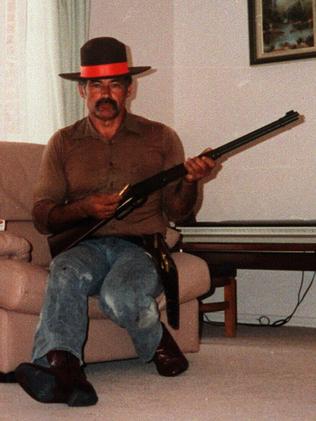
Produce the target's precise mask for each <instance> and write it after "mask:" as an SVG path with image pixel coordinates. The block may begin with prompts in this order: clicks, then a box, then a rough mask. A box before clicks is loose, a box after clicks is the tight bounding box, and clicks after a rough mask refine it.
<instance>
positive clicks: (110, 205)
mask: <svg viewBox="0 0 316 421" xmlns="http://www.w3.org/2000/svg"><path fill="white" fill-rule="evenodd" d="M121 199H122V197H121V196H120V194H119V193H114V194H105V193H98V194H93V195H91V196H88V197H86V198H84V199H82V200H80V208H81V210H82V211H83V212H84V213H85V215H86V216H90V217H93V218H95V219H107V218H110V217H111V216H113V215H114V213H115V211H116V209H117V207H118V205H119V203H120V201H121Z"/></svg>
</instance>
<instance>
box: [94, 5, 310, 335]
mask: <svg viewBox="0 0 316 421" xmlns="http://www.w3.org/2000/svg"><path fill="white" fill-rule="evenodd" d="M91 6H92V10H91V24H90V37H94V36H103V35H111V36H114V37H118V38H119V39H121V40H122V41H124V42H125V43H127V44H128V45H129V46H130V47H131V49H132V52H133V62H134V64H135V65H148V64H149V65H152V66H153V67H154V68H155V69H156V71H155V72H154V73H153V74H152V75H150V76H146V77H143V78H140V79H139V82H138V89H137V97H136V98H135V100H134V101H133V103H132V111H134V112H135V113H140V114H143V115H145V116H147V117H149V118H153V119H157V120H160V121H163V122H165V123H166V124H169V125H171V126H173V127H174V128H175V129H176V130H177V132H178V133H179V135H180V136H181V138H182V140H183V143H184V147H185V150H186V152H187V155H188V156H191V155H194V154H197V153H199V152H201V151H202V150H203V149H204V148H206V147H208V146H212V147H216V146H219V145H221V144H223V143H225V142H227V141H230V140H232V139H234V138H236V137H239V136H241V135H243V134H245V133H247V132H249V131H252V130H254V129H256V128H258V127H261V126H263V125H265V124H267V123H270V122H271V121H273V120H275V119H277V118H279V117H281V116H283V115H284V114H285V112H287V111H289V110H292V109H294V110H295V111H299V112H300V114H302V115H304V117H305V122H304V123H303V124H301V125H299V126H297V127H295V128H293V129H292V130H287V131H286V132H284V133H282V134H280V135H278V136H275V137H273V138H272V139H270V140H268V141H265V142H263V143H261V144H259V145H257V146H255V147H253V148H250V149H248V150H247V151H245V152H243V153H242V154H238V155H236V156H234V157H232V158H231V159H229V160H227V161H226V162H225V163H224V165H223V168H222V170H221V171H220V172H219V174H218V176H217V177H216V179H215V180H213V181H212V182H210V183H209V184H207V185H206V186H205V189H204V202H203V205H202V207H201V209H200V211H199V213H198V219H199V220H223V219H287V218H288V219H292V218H307V219H311V218H312V219H316V213H315V208H316V206H315V203H316V201H315V178H316V177H315V175H316V156H315V146H314V133H315V132H316V118H315V116H314V112H315V110H316V96H315V91H316V80H315V60H316V59H309V60H297V61H290V62H281V63H273V64H265V65H259V66H249V46H248V18H247V1H246V0H162V1H161V0H160V1H159V0H158V1H157V0H146V1H145V0H92V1H91ZM300 277H301V274H300V273H298V272H292V273H289V272H270V271H269V272H261V271H260V272H258V271H240V272H239V273H238V309H239V319H240V320H241V321H251V322H253V321H254V322H255V321H256V319H257V318H258V317H259V316H260V315H262V314H266V315H268V316H269V317H271V319H272V321H273V320H274V319H276V318H279V317H283V316H287V315H288V314H289V313H290V312H291V311H292V309H293V308H294V305H295V303H296V300H297V292H298V288H299V283H300ZM310 278H311V274H310V273H307V274H306V281H308V280H309V279H310ZM315 303H316V288H315V287H313V288H312V289H311V291H310V293H309V294H308V296H307V298H306V299H305V301H304V303H303V304H302V305H301V307H300V309H299V310H298V311H297V313H296V316H295V317H294V318H293V319H292V323H293V324H297V325H306V326H315V327H316V310H315V308H316V306H315ZM212 317H213V318H218V317H219V316H218V315H217V314H216V315H213V316H212Z"/></svg>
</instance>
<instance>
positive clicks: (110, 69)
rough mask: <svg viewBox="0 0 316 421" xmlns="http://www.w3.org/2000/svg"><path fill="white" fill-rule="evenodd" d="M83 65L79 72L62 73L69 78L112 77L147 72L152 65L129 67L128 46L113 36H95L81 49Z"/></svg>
mask: <svg viewBox="0 0 316 421" xmlns="http://www.w3.org/2000/svg"><path fill="white" fill-rule="evenodd" d="M80 57H81V67H80V72H78V73H60V74H59V76H60V77H62V78H64V79H68V80H74V81H79V80H85V79H96V78H98V79H99V78H111V77H116V76H124V75H131V76H132V75H137V74H139V73H143V72H146V70H149V69H150V68H151V67H150V66H137V67H129V66H128V63H127V54H126V46H125V44H123V43H122V42H120V41H118V40H117V39H115V38H111V37H100V38H93V39H90V40H89V41H87V42H86V43H85V44H84V45H83V46H82V47H81V49H80Z"/></svg>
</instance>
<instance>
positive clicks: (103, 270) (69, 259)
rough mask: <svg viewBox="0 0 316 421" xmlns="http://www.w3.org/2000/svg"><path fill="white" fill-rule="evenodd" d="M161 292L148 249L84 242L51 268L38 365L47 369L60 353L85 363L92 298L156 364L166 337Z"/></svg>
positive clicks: (112, 240) (115, 241)
mask: <svg viewBox="0 0 316 421" xmlns="http://www.w3.org/2000/svg"><path fill="white" fill-rule="evenodd" d="M161 291H162V284H161V282H160V279H159V277H158V274H157V271H156V268H155V265H154V263H153V261H152V259H151V257H150V256H149V255H148V254H147V253H146V252H145V250H144V249H143V248H141V247H139V246H137V245H135V244H133V243H131V242H128V241H126V240H124V239H122V238H117V237H112V236H111V237H101V238H92V239H88V240H85V241H83V242H81V243H80V244H79V245H78V246H76V247H74V248H72V249H70V250H68V251H66V252H64V253H61V254H60V255H58V256H56V257H55V258H54V259H53V261H52V263H51V266H50V273H49V277H48V286H47V292H46V297H45V301H44V304H43V308H42V312H41V316H40V321H39V325H38V327H37V330H36V334H35V341H34V349H33V361H36V362H38V363H43V364H45V362H44V360H46V358H45V355H46V354H47V353H48V352H49V351H50V350H52V349H59V350H64V351H69V352H71V353H72V354H73V355H75V356H76V357H77V358H79V359H80V361H81V362H82V360H83V356H82V351H83V344H84V342H85V339H86V334H87V327H88V297H89V296H91V295H96V296H98V298H99V303H100V306H101V309H102V310H103V312H104V313H105V314H106V315H107V316H108V317H109V318H110V319H111V320H113V321H114V322H115V323H117V324H118V325H119V326H121V327H123V328H125V329H126V330H127V331H128V333H129V335H130V337H131V339H132V341H133V343H134V346H135V349H136V352H137V354H138V356H139V357H140V358H141V359H142V360H143V361H150V360H151V359H152V358H153V356H154V353H155V351H156V348H157V346H158V344H159V342H160V340H161V337H162V326H161V323H160V320H159V311H158V307H157V303H156V300H155V297H157V296H158V295H159V294H160V293H161ZM104 346H106V344H104ZM43 357H44V358H43Z"/></svg>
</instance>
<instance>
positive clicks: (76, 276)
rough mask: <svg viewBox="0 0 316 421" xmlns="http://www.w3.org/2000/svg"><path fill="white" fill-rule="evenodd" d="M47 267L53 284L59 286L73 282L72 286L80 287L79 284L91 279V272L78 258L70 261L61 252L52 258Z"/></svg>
mask: <svg viewBox="0 0 316 421" xmlns="http://www.w3.org/2000/svg"><path fill="white" fill-rule="evenodd" d="M49 269H50V278H52V279H53V282H54V285H56V286H57V285H58V286H59V287H61V288H62V287H65V286H70V285H72V284H73V283H74V286H75V287H76V288H79V289H80V288H81V286H83V285H86V284H87V283H89V282H92V281H93V276H92V273H91V272H90V271H89V270H88V269H87V268H85V267H83V265H82V263H81V262H80V260H79V259H73V260H71V261H70V260H69V258H67V257H66V256H63V255H62V254H61V255H60V256H57V257H56V258H55V259H53V261H52V262H51V264H50V268H49Z"/></svg>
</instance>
